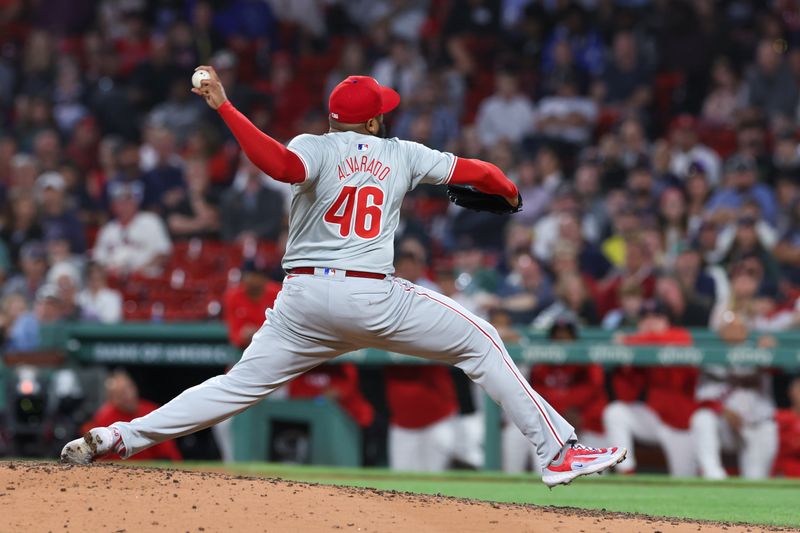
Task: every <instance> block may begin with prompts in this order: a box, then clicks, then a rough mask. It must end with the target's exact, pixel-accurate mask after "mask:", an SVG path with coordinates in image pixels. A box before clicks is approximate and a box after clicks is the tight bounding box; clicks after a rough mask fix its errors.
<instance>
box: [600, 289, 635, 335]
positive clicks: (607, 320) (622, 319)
mask: <svg viewBox="0 0 800 533" xmlns="http://www.w3.org/2000/svg"><path fill="white" fill-rule="evenodd" d="M617 292H618V296H617V298H618V299H619V302H620V305H619V307H617V308H615V309H612V310H610V311H609V312H608V313H606V315H605V317H604V318H603V328H604V329H609V330H619V329H625V328H635V327H636V324H637V323H638V322H639V317H640V316H641V313H642V306H643V305H644V298H643V297H642V288H641V287H640V286H639V284H638V283H635V282H633V281H626V282H623V283H622V284H621V285H620V286H619V289H618V291H617Z"/></svg>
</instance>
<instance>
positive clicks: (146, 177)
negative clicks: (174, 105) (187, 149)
mask: <svg viewBox="0 0 800 533" xmlns="http://www.w3.org/2000/svg"><path fill="white" fill-rule="evenodd" d="M145 138H146V139H147V143H146V144H145V145H144V147H143V148H142V151H141V155H142V167H143V168H146V169H149V170H147V172H145V173H144V174H143V175H142V183H144V201H143V207H145V208H146V209H153V210H155V211H157V212H159V213H164V212H166V211H167V210H169V209H174V208H175V206H176V205H178V204H179V203H180V202H181V201H182V200H184V199H185V198H186V183H185V182H184V179H183V161H182V160H181V158H180V156H179V155H178V154H177V153H176V146H175V136H174V134H173V133H172V132H171V131H170V130H168V129H167V128H165V127H158V126H155V127H149V128H147V129H146V131H145Z"/></svg>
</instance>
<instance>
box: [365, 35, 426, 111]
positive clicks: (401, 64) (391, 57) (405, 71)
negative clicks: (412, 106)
mask: <svg viewBox="0 0 800 533" xmlns="http://www.w3.org/2000/svg"><path fill="white" fill-rule="evenodd" d="M425 71H426V65H425V60H424V59H423V58H422V56H421V55H420V54H419V51H418V50H417V49H416V47H415V46H414V44H413V43H411V42H410V41H407V40H405V39H403V38H400V37H395V38H394V39H393V40H392V44H391V47H390V48H389V54H388V55H387V56H386V57H383V58H381V59H379V60H378V61H377V62H376V63H375V67H374V68H373V70H372V77H373V78H375V79H376V80H378V83H380V84H381V85H384V86H386V87H392V88H393V89H394V90H396V91H397V92H399V93H400V96H401V97H402V98H413V96H412V95H413V94H415V92H416V90H417V88H418V87H419V86H420V85H421V84H422V81H423V79H424V78H425Z"/></svg>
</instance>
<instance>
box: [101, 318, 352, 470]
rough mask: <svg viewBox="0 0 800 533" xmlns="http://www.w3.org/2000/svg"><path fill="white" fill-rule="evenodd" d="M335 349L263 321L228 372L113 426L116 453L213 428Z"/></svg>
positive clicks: (126, 452)
mask: <svg viewBox="0 0 800 533" xmlns="http://www.w3.org/2000/svg"><path fill="white" fill-rule="evenodd" d="M338 353H339V352H334V351H332V350H330V349H328V348H324V347H322V346H320V345H318V344H315V343H312V342H310V341H308V340H304V339H300V338H298V337H296V336H294V335H292V334H290V333H288V332H286V331H283V330H280V327H279V326H275V325H273V324H272V323H268V324H264V325H263V326H262V327H261V329H260V330H259V331H258V332H257V333H256V334H255V335H254V336H253V341H252V342H251V344H250V346H248V347H247V349H246V350H245V352H244V355H243V356H242V359H241V360H240V361H239V362H238V363H236V364H235V365H234V366H233V368H231V369H230V371H229V372H228V373H227V374H223V375H220V376H215V377H213V378H211V379H209V380H207V381H205V382H204V383H201V384H199V385H197V386H195V387H192V388H190V389H187V390H185V391H184V392H182V393H181V394H179V395H178V396H177V397H176V398H174V399H173V400H171V401H170V402H168V403H167V404H165V405H163V406H161V407H160V408H158V409H156V410H155V411H153V412H152V413H149V414H148V415H146V416H143V417H141V418H137V419H134V420H132V421H131V422H117V423H114V424H112V426H113V427H115V428H117V429H118V430H119V433H120V436H121V437H122V444H123V445H124V450H122V451H121V453H120V455H121V456H122V457H123V458H127V457H130V456H131V455H133V454H135V453H137V452H139V451H141V450H144V449H145V448H149V447H150V446H153V445H154V444H158V443H159V442H163V441H165V440H168V439H172V438H177V437H181V436H183V435H188V434H190V433H194V432H196V431H200V430H201V429H205V428H207V427H209V426H213V425H214V424H217V423H218V422H221V421H223V420H225V419H227V418H229V417H231V416H233V415H235V414H237V413H240V412H242V411H244V410H245V409H247V408H248V407H250V406H251V405H253V404H255V403H256V402H258V401H260V400H262V399H263V398H264V397H265V396H267V395H268V394H269V393H271V392H272V391H274V390H275V389H277V388H278V387H280V386H281V385H283V384H284V383H287V382H288V381H291V380H292V379H294V378H295V377H297V376H299V375H300V374H302V373H303V372H305V371H307V370H309V369H311V368H313V367H315V366H317V365H319V364H321V363H323V362H325V361H326V360H327V359H328V358H330V357H334V356H336V355H338Z"/></svg>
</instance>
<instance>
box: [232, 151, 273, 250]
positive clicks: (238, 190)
mask: <svg viewBox="0 0 800 533" xmlns="http://www.w3.org/2000/svg"><path fill="white" fill-rule="evenodd" d="M242 159H243V162H242V166H243V167H244V170H245V172H241V173H239V175H237V178H236V181H235V182H234V183H233V186H232V187H231V188H230V189H228V190H227V191H226V192H225V194H223V196H222V203H221V206H220V221H221V223H222V228H221V229H222V238H223V239H224V240H226V241H228V242H233V241H242V240H243V239H246V238H257V239H267V240H273V241H274V240H275V239H277V238H278V235H279V234H280V231H281V228H282V227H283V216H284V207H283V205H284V204H283V197H282V196H281V194H280V193H278V192H276V191H275V190H274V189H270V188H268V187H266V186H265V185H264V183H263V180H264V179H268V178H266V177H264V176H263V174H262V173H261V171H259V170H258V169H257V168H256V167H255V166H253V165H252V163H250V161H249V160H246V159H247V157H246V156H245V155H244V154H242Z"/></svg>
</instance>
